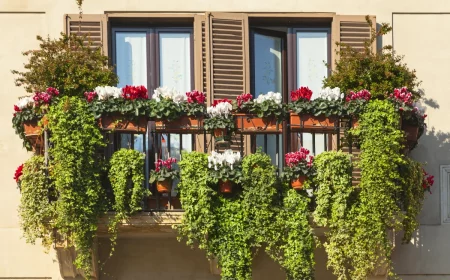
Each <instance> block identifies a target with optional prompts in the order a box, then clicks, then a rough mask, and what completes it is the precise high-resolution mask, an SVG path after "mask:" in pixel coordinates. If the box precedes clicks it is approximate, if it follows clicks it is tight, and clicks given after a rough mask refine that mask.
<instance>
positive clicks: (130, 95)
mask: <svg viewBox="0 0 450 280" xmlns="http://www.w3.org/2000/svg"><path fill="white" fill-rule="evenodd" d="M122 97H123V98H124V99H128V100H135V99H148V92H147V89H146V88H145V87H144V86H125V87H124V88H122Z"/></svg>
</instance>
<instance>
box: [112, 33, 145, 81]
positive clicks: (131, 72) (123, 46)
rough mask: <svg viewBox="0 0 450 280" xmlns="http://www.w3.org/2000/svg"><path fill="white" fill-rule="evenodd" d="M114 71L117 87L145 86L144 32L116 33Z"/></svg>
mask: <svg viewBox="0 0 450 280" xmlns="http://www.w3.org/2000/svg"><path fill="white" fill-rule="evenodd" d="M116 71H117V75H118V76H119V84H118V86H119V87H124V86H125V85H135V86H138V85H144V86H147V37H146V32H116Z"/></svg>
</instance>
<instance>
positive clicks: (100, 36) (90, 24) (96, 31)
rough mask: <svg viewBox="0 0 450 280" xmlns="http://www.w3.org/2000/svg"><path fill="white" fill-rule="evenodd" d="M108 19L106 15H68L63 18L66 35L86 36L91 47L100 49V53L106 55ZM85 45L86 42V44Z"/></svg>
mask: <svg viewBox="0 0 450 280" xmlns="http://www.w3.org/2000/svg"><path fill="white" fill-rule="evenodd" d="M107 23H108V18H107V16H106V15H101V14H98V15H84V14H83V16H82V17H81V18H80V15H79V14H68V15H65V16H64V32H65V33H66V34H68V35H69V34H76V35H81V36H83V35H87V37H88V38H89V39H90V40H91V42H92V45H93V47H101V48H102V53H103V54H104V55H106V56H107V55H108V37H107V36H108V32H107V31H108V28H107ZM86 43H87V42H86Z"/></svg>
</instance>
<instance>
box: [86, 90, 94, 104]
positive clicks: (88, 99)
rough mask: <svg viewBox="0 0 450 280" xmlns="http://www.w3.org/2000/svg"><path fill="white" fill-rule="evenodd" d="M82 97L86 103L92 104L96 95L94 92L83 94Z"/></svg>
mask: <svg viewBox="0 0 450 280" xmlns="http://www.w3.org/2000/svg"><path fill="white" fill-rule="evenodd" d="M84 97H86V99H87V102H92V101H93V100H94V99H95V98H96V97H97V93H96V92H95V91H91V92H85V93H84Z"/></svg>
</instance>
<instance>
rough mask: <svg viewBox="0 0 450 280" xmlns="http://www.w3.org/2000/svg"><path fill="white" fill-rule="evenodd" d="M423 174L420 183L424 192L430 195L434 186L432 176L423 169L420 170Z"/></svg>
mask: <svg viewBox="0 0 450 280" xmlns="http://www.w3.org/2000/svg"><path fill="white" fill-rule="evenodd" d="M422 172H423V181H422V187H423V189H424V190H427V191H429V192H430V193H431V187H432V186H433V184H434V176H433V175H430V174H428V173H427V172H426V171H425V169H422Z"/></svg>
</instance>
